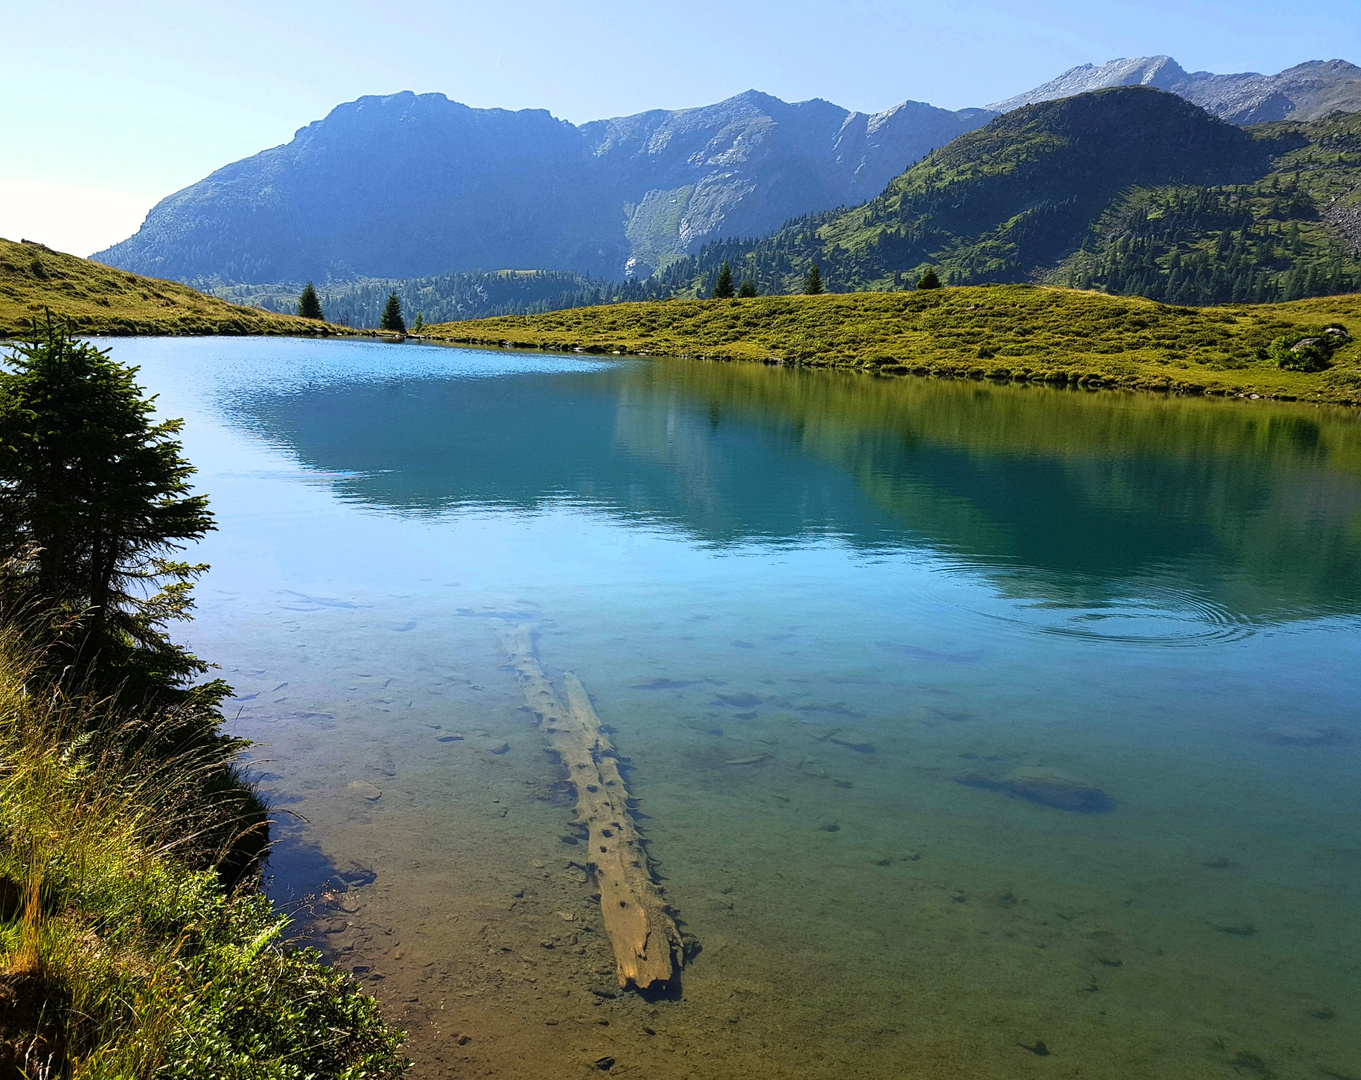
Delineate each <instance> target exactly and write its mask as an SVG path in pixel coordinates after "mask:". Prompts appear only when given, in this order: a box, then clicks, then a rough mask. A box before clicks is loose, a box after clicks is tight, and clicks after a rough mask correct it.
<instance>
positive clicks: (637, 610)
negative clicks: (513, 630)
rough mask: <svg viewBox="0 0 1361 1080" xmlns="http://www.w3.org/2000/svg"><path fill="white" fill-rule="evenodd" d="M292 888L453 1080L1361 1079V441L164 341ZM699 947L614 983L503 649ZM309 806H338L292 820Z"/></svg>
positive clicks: (1321, 429)
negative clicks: (527, 650) (458, 1079)
mask: <svg viewBox="0 0 1361 1080" xmlns="http://www.w3.org/2000/svg"><path fill="white" fill-rule="evenodd" d="M113 348H114V355H115V357H116V358H117V359H119V360H121V361H123V362H126V363H132V364H138V365H141V368H142V373H141V377H140V378H141V381H142V382H143V383H144V384H145V385H146V386H147V388H148V389H149V390H151V391H152V392H155V393H158V394H160V402H159V405H160V407H161V409H162V410H163V411H164V412H165V413H167V414H169V415H176V416H184V417H185V418H186V429H185V435H184V441H185V446H186V452H187V455H188V456H189V458H190V459H191V460H192V461H193V462H194V463H195V464H196V465H197V466H198V467H199V469H200V474H199V477H198V483H199V486H200V489H201V490H203V491H205V492H206V493H207V494H208V495H209V496H210V498H211V499H212V505H213V509H214V511H215V513H216V514H217V516H218V522H219V531H218V532H216V533H214V534H213V535H212V536H210V537H209V539H208V540H207V541H205V542H204V544H202V545H201V547H200V550H199V552H198V553H196V554H195V556H194V557H195V558H202V559H203V560H204V561H206V562H209V563H211V564H212V570H211V571H210V573H209V574H208V575H206V577H205V578H204V579H203V581H202V583H201V584H200V586H199V588H198V590H197V596H198V601H199V607H198V612H197V617H196V619H195V621H194V622H193V624H192V625H191V626H188V627H187V628H186V630H185V637H186V638H187V639H188V640H189V642H190V644H191V646H192V647H193V648H194V649H195V650H196V651H198V652H200V653H201V655H203V656H204V657H205V658H207V659H210V660H213V661H215V662H217V663H218V664H220V665H221V666H222V669H223V670H222V672H221V674H222V676H223V677H224V678H226V679H227V681H228V682H230V683H231V684H232V686H233V687H234V688H235V694H236V696H235V698H234V699H233V700H232V701H231V702H229V703H228V715H229V717H230V718H231V729H232V730H233V731H234V732H236V733H238V734H241V735H244V736H246V737H248V738H250V739H252V740H254V741H255V742H256V743H257V744H258V745H257V747H256V749H255V751H254V752H253V758H254V764H253V767H254V768H255V770H256V774H257V775H258V776H259V777H260V778H261V785H262V788H263V789H264V791H265V792H266V793H267V795H268V796H269V797H270V798H271V800H273V801H274V803H275V804H276V805H278V806H279V807H280V808H281V809H282V810H283V811H286V813H285V815H284V816H283V817H282V818H281V826H280V830H279V832H280V835H281V836H282V837H283V839H282V842H281V845H280V848H279V850H278V852H277V854H276V856H275V857H274V859H273V861H272V870H273V872H274V874H275V885H274V889H275V894H276V896H277V897H278V898H279V899H280V902H281V903H285V904H288V903H294V902H298V901H300V900H301V899H302V898H303V897H306V896H308V895H310V894H313V893H315V892H317V891H318V890H320V891H321V892H322V893H323V896H322V898H321V899H320V901H317V902H314V903H311V904H310V905H309V910H314V911H315V912H316V914H317V922H316V926H315V933H316V937H317V940H318V941H319V942H320V943H321V944H322V945H323V947H324V948H325V949H326V950H327V951H328V952H329V953H330V954H331V955H333V956H335V957H337V958H338V959H339V960H340V961H341V962H342V964H344V965H345V966H347V967H350V968H351V969H353V970H355V971H356V972H358V974H359V976H360V978H361V979H362V980H363V981H364V982H365V984H366V985H370V986H371V987H372V989H373V991H374V992H375V993H376V994H378V995H379V996H380V997H381V998H382V999H383V1001H384V1002H385V1003H386V1004H387V1005H388V1007H389V1008H390V1009H391V1010H392V1011H393V1013H394V1015H397V1016H399V1017H401V1018H402V1021H403V1023H405V1024H406V1025H407V1026H409V1027H410V1029H411V1032H412V1035H411V1042H410V1046H409V1052H410V1053H411V1054H412V1056H413V1057H415V1058H416V1059H417V1062H418V1066H417V1070H416V1073H415V1075H418V1076H444V1075H465V1074H468V1073H476V1074H480V1075H494V1076H497V1077H516V1076H525V1077H530V1076H535V1077H543V1076H571V1075H578V1074H580V1073H582V1072H590V1071H591V1070H593V1069H599V1068H602V1067H603V1066H602V1065H599V1064H597V1063H601V1062H604V1061H605V1060H606V1059H608V1058H613V1059H614V1060H613V1063H612V1064H611V1065H610V1066H609V1067H608V1069H607V1070H606V1071H609V1072H610V1073H611V1075H623V1074H625V1073H627V1072H630V1071H635V1072H636V1074H637V1075H646V1076H702V1077H728V1076H732V1077H738V1076H743V1077H745V1076H752V1075H762V1076H790V1077H821V1076H827V1075H838V1076H842V1077H845V1076H865V1077H871V1076H874V1077H877V1076H887V1075H908V1076H940V1077H956V1076H957V1077H999V1078H1000V1077H1012V1076H1023V1075H1030V1074H1031V1073H1032V1072H1034V1073H1036V1074H1037V1075H1038V1074H1040V1073H1041V1072H1046V1073H1048V1074H1054V1075H1064V1076H1076V1075H1089V1076H1090V1075H1098V1076H1103V1077H1147V1076H1154V1075H1156V1076H1160V1077H1181V1076H1185V1077H1193V1076H1194V1077H1200V1076H1207V1075H1210V1076H1213V1075H1223V1076H1226V1077H1232V1076H1235V1075H1244V1076H1259V1077H1266V1076H1277V1077H1301V1078H1304V1077H1318V1076H1321V1075H1322V1076H1327V1075H1331V1076H1340V1077H1354V1076H1361V970H1358V945H1359V944H1361V941H1359V940H1358V939H1359V938H1361V929H1358V927H1361V919H1358V915H1361V891H1359V890H1358V886H1361V841H1358V826H1361V785H1358V783H1357V780H1358V774H1359V773H1361V768H1359V766H1361V757H1359V756H1358V752H1359V750H1361V706H1358V696H1359V693H1361V634H1358V630H1361V422H1358V420H1357V416H1356V414H1355V413H1348V412H1342V411H1329V410H1321V409H1312V408H1304V407H1291V406H1282V405H1268V404H1265V403H1238V402H1223V401H1204V400H1197V399H1184V400H1176V399H1172V400H1168V399H1163V398H1156V397H1151V396H1143V395H1133V394H1119V393H1113V392H1105V393H1099V394H1089V393H1086V392H1078V391H1061V390H1054V389H1050V388H1047V387H1038V386H1034V387H1021V386H993V385H989V384H980V383H972V382H944V381H932V380H917V379H878V378H873V377H869V376H865V375H858V374H853V373H846V372H828V371H807V370H791V369H771V368H765V367H762V366H758V365H733V364H717V363H703V362H698V361H681V360H644V359H586V358H582V357H560V356H550V355H540V354H526V353H511V352H478V351H473V350H455V349H440V348H429V347H416V346H402V347H395V346H384V345H380V344H374V343H367V342H352V341H338V342H313V341H293V340H283V341H278V340H275V341H269V340H261V339H240V340H229V339H196V340H166V339H162V340H151V339H146V340H127V341H117V342H114V343H113ZM520 625H528V626H529V627H531V628H532V630H533V632H534V633H535V635H536V641H537V648H538V652H539V656H540V659H541V661H542V663H543V665H544V667H545V668H546V669H547V670H548V671H549V673H550V675H555V676H558V675H561V673H562V672H564V671H569V670H570V671H575V672H576V673H577V674H578V675H579V676H580V677H581V679H582V681H583V682H584V684H585V686H586V687H587V689H588V690H589V691H590V693H591V695H592V697H593V699H594V703H595V706H596V709H597V711H598V712H599V714H600V716H601V717H602V718H603V720H604V722H605V723H606V724H608V725H609V726H610V728H611V729H612V732H613V734H612V738H613V739H614V742H615V744H616V745H617V747H618V748H619V751H620V753H621V754H622V755H624V757H625V758H626V759H627V761H628V765H629V768H628V781H629V784H630V788H631V791H632V794H633V795H634V796H635V797H637V799H638V800H639V824H640V827H641V828H642V830H643V831H644V832H645V833H646V835H647V836H648V838H649V852H650V855H651V856H652V857H653V858H654V859H656V860H657V861H658V865H657V868H656V872H657V876H658V878H659V880H660V882H661V884H662V887H663V888H664V890H665V892H666V896H667V898H668V900H669V901H670V903H671V904H672V905H673V907H674V908H675V910H676V912H677V914H678V918H679V921H680V922H681V923H682V924H683V927H682V928H683V929H684V930H685V931H686V933H687V934H688V935H692V936H693V938H694V940H695V942H697V946H698V951H697V952H696V953H695V954H694V955H693V956H692V958H691V960H690V962H689V964H688V965H687V967H686V970H685V972H684V976H683V981H682V987H681V992H680V993H679V995H678V996H674V997H671V998H665V997H664V998H661V999H658V1000H645V999H643V998H641V997H640V996H638V995H636V994H624V993H621V992H620V991H619V990H618V987H617V984H616V983H615V980H614V966H613V961H612V959H611V957H610V953H609V948H608V943H607V942H605V941H604V940H603V935H602V934H601V932H600V920H599V910H598V905H597V904H595V902H594V901H593V898H592V897H593V889H592V887H591V884H590V881H589V878H588V875H587V874H586V873H585V872H584V870H583V869H582V868H583V867H584V866H585V865H586V864H587V863H588V862H589V859H588V857H587V856H586V855H585V854H584V853H583V852H582V851H581V850H580V848H581V844H580V841H579V838H578V837H577V836H576V834H575V833H574V832H573V830H572V829H571V828H570V821H571V803H572V799H571V794H570V791H567V790H565V789H564V785H563V784H562V783H561V777H560V776H559V775H558V774H557V771H556V770H555V767H554V765H553V763H552V762H551V761H550V759H549V757H548V755H547V754H546V753H545V750H546V744H545V742H544V739H543V736H542V735H541V733H540V732H539V730H538V729H537V727H536V725H535V723H534V720H533V718H532V717H531V716H530V715H528V714H527V713H526V712H525V710H524V698H523V694H522V692H521V690H520V687H519V685H518V684H517V682H516V680H515V678H514V674H513V672H511V671H509V670H507V669H506V667H505V664H506V657H505V656H504V655H503V654H502V652H501V651H500V646H499V644H498V636H497V635H498V631H499V630H501V629H504V628H505V627H507V626H520ZM289 815H295V816H289Z"/></svg>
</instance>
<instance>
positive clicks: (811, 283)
mask: <svg viewBox="0 0 1361 1080" xmlns="http://www.w3.org/2000/svg"><path fill="white" fill-rule="evenodd" d="M803 291H804V294H805V295H807V296H817V295H818V293H820V292H822V271H821V270H819V269H818V268H817V266H816V265H814V266H810V267H809V268H808V276H807V277H806V278H804V279H803Z"/></svg>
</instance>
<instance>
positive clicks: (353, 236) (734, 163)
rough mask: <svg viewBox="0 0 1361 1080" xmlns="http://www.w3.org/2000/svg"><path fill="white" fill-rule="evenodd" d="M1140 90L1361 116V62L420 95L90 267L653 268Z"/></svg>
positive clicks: (237, 275)
mask: <svg viewBox="0 0 1361 1080" xmlns="http://www.w3.org/2000/svg"><path fill="white" fill-rule="evenodd" d="M1131 85H1132V86H1143V87H1145V88H1152V89H1161V90H1164V91H1166V92H1168V93H1170V94H1173V95H1175V96H1177V97H1180V98H1182V99H1184V100H1186V101H1189V102H1191V103H1192V104H1195V105H1198V106H1200V107H1202V108H1204V109H1205V110H1207V111H1208V112H1209V113H1211V114H1212V115H1215V116H1217V117H1219V119H1221V120H1225V121H1228V122H1232V123H1235V124H1239V125H1242V124H1246V123H1248V122H1253V123H1256V122H1258V121H1262V120H1282V119H1284V118H1289V119H1292V120H1304V119H1309V118H1310V117H1313V116H1315V115H1316V114H1322V115H1326V114H1329V113H1331V112H1333V111H1335V110H1337V109H1343V110H1344V111H1345V110H1348V109H1351V110H1361V68H1357V67H1355V66H1354V65H1351V64H1349V63H1347V62H1345V61H1341V60H1334V61H1309V62H1307V63H1305V64H1300V65H1296V66H1295V67H1293V68H1290V69H1287V70H1286V71H1284V72H1280V73H1278V74H1277V75H1272V76H1262V75H1257V74H1255V73H1245V74H1231V75H1214V74H1211V73H1208V72H1195V73H1187V72H1186V71H1185V70H1184V69H1183V68H1182V67H1181V66H1180V65H1179V64H1177V63H1176V61H1175V60H1173V59H1171V58H1170V57H1167V56H1156V57H1143V58H1135V59H1121V60H1114V61H1110V62H1109V63H1107V64H1104V65H1101V66H1100V67H1097V66H1095V65H1090V64H1088V65H1083V66H1081V67H1077V68H1072V69H1069V71H1067V72H1065V73H1063V74H1062V75H1060V76H1059V77H1058V78H1056V79H1053V80H1050V81H1049V82H1048V83H1045V84H1043V85H1041V86H1039V87H1036V88H1034V89H1033V90H1030V91H1027V92H1026V93H1025V94H1022V95H1018V96H1016V97H1013V98H1009V99H1006V100H1005V101H1002V102H997V103H995V105H994V106H993V107H992V108H990V109H961V110H955V111H951V110H945V109H938V108H936V107H935V106H932V105H929V104H927V103H925V102H920V101H911V100H909V101H904V102H901V103H899V104H898V105H895V106H893V107H891V108H889V109H885V110H882V111H880V112H877V113H866V112H859V111H856V110H850V109H844V108H842V107H841V106H838V105H835V104H833V103H831V102H829V101H826V100H823V99H821V98H812V99H809V100H808V101H803V102H793V103H790V102H785V101H782V100H781V99H779V98H776V97H774V96H772V95H770V94H765V93H762V92H760V91H757V90H748V91H745V92H743V93H740V94H736V95H733V96H732V97H730V98H727V99H725V100H724V101H721V102H718V103H716V104H713V105H706V106H699V107H694V108H686V109H654V110H649V111H646V112H642V113H637V114H633V115H631V116H623V117H614V118H611V119H604V120H594V121H590V122H588V123H585V124H581V125H574V124H571V123H569V122H568V121H565V120H560V119H558V118H556V117H554V116H553V115H552V114H551V113H550V112H548V111H547V110H544V109H524V110H518V111H512V110H506V109H475V108H472V107H470V106H467V105H464V104H461V103H459V102H455V101H451V100H450V99H448V98H447V97H445V96H444V95H443V94H421V95H416V94H413V93H411V92H409V91H407V92H403V93H399V94H391V95H386V96H367V97H362V98H359V99H356V100H355V101H352V102H345V103H343V104H341V105H338V106H336V107H335V108H334V109H332V110H331V112H330V113H328V114H327V115H326V116H325V117H323V118H321V119H319V120H316V121H313V122H312V123H310V124H307V125H305V126H303V127H301V128H299V129H298V130H297V132H296V133H295V135H294V137H293V139H292V140H291V141H290V142H288V143H285V144H282V145H280V146H276V147H272V148H269V149H267V150H264V151H261V152H260V153H259V154H256V155H253V156H252V157H249V158H245V159H242V160H241V161H237V162H233V163H231V164H229V165H226V166H224V167H223V168H221V169H218V170H216V171H215V172H213V173H212V174H210V175H209V176H208V177H206V178H204V179H203V180H201V181H199V182H198V183H196V184H192V185H190V186H189V187H187V188H184V189H182V190H181V191H178V192H175V193H173V194H172V195H170V196H167V197H166V198H165V199H163V200H161V202H159V203H158V204H157V205H156V206H155V207H153V209H152V210H151V212H150V213H149V214H148V215H147V218H146V220H145V221H144V223H143V225H142V227H141V228H140V229H139V230H138V232H137V233H136V234H135V235H134V236H132V237H129V238H128V239H127V240H124V241H122V242H121V243H119V244H115V245H113V246H112V247H110V248H107V249H105V250H103V251H100V252H97V253H96V254H95V255H94V256H92V258H95V259H98V260H100V261H102V262H105V263H108V264H110V265H113V266H117V267H119V268H121V269H126V270H131V271H135V272H138V273H144V274H148V275H153V276H158V277H166V278H174V279H177V280H181V281H185V282H187V283H190V284H194V285H198V286H201V287H206V288H209V289H216V288H217V287H219V286H221V285H224V284H233V285H234V284H243V285H264V284H278V283H282V282H292V281H305V280H308V279H314V280H317V281H322V280H331V281H357V280H366V279H403V280H405V279H411V278H418V277H431V276H436V275H443V274H450V273H474V272H485V271H496V270H501V269H506V268H515V269H522V270H530V269H534V270H557V271H563V272H568V273H577V274H586V275H589V276H591V277H593V278H598V279H604V280H615V281H619V280H642V279H646V278H648V277H649V276H650V275H652V274H653V272H654V271H663V272H664V271H666V269H667V267H668V266H669V265H671V264H672V263H674V262H675V261H677V260H682V259H684V258H686V257H687V256H693V255H695V254H697V253H698V252H699V251H700V250H701V249H702V248H703V247H704V246H705V245H706V244H709V243H713V242H716V241H719V240H720V239H722V238H724V237H728V238H732V237H738V236H747V237H755V236H763V235H769V234H772V233H773V232H775V231H776V230H778V229H779V228H781V227H782V226H783V225H784V224H785V223H786V222H788V221H791V220H795V219H798V218H800V217H802V216H805V215H807V214H810V213H813V214H817V213H825V212H828V211H831V210H832V209H834V208H837V207H847V206H856V205H860V204H864V203H867V202H869V201H872V200H873V199H874V198H875V197H876V196H878V195H879V194H880V193H881V192H882V191H883V190H884V189H885V187H886V186H887V185H888V184H889V183H890V182H891V181H892V180H893V179H894V178H895V177H897V176H899V175H900V174H901V173H902V172H903V171H904V170H905V169H907V168H908V167H909V166H910V165H912V164H913V163H914V162H916V161H919V160H920V159H921V158H922V157H923V156H924V155H925V154H927V153H930V152H932V151H934V150H937V149H939V148H941V147H943V146H945V145H946V144H948V143H950V142H951V141H952V140H953V139H955V138H957V137H959V136H961V135H967V134H968V133H970V132H972V131H976V130H977V129H978V128H980V127H982V126H983V125H984V124H986V123H988V122H990V121H991V120H993V119H994V118H995V116H996V115H998V112H1007V111H1014V109H1013V106H1014V105H1016V104H1017V103H1018V102H1026V103H1029V104H1038V103H1041V102H1043V101H1049V100H1054V99H1056V98H1061V97H1065V96H1072V95H1074V94H1077V93H1084V92H1092V91H1095V90H1099V89H1103V88H1104V89H1115V88H1119V87H1124V86H1131Z"/></svg>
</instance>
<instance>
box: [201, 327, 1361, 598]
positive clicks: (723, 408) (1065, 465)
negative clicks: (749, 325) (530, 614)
mask: <svg viewBox="0 0 1361 1080" xmlns="http://www.w3.org/2000/svg"><path fill="white" fill-rule="evenodd" d="M422 351H424V350H422ZM223 407H224V408H225V409H226V410H227V411H228V413H229V415H231V416H232V417H233V418H234V419H235V421H236V422H237V423H240V424H242V425H244V426H246V427H248V428H250V429H252V430H253V431H255V432H257V433H259V434H260V435H262V436H264V437H265V438H266V439H267V440H268V441H270V442H272V443H274V444H276V445H278V446H280V447H281V448H283V449H286V450H287V451H289V452H290V453H292V454H294V455H296V457H297V458H298V459H299V460H300V461H301V462H302V463H303V464H304V465H305V466H306V467H307V468H309V469H312V470H315V471H317V472H319V473H325V474H329V482H330V483H331V484H332V485H333V486H334V489H335V491H336V492H337V494H339V495H340V496H341V497H343V498H345V499H348V500H353V501H356V502H359V503H362V504H364V505H366V506H369V507H372V508H374V509H377V510H380V511H389V512H395V513H400V514H423V515H424V514H439V513H442V512H446V511H449V510H453V509H455V508H469V507H499V508H509V509H519V510H525V511H531V510H535V509H537V508H541V507H544V506H546V505H549V504H551V503H553V502H557V501H562V500H568V501H571V502H574V503H577V504H581V505H584V506H588V507H591V508H594V509H596V510H598V511H600V512H603V513H606V514H609V515H611V516H613V517H614V518H616V519H618V520H622V521H625V522H636V523H639V524H648V525H663V526H666V527H670V528H675V529H679V530H683V532H684V533H685V534H686V535H687V536H688V537H690V538H692V539H694V540H697V541H699V542H703V543H708V544H713V545H736V544H747V543H753V542H756V543H791V542H799V541H804V540H808V539H815V538H827V537H836V538H840V539H841V540H842V541H843V542H845V543H847V544H850V545H853V546H855V547H857V548H862V549H866V550H867V551H873V550H884V549H894V548H914V547H916V548H926V549H930V550H933V551H935V552H937V553H939V554H940V555H942V556H944V557H945V559H946V560H947V561H948V562H949V563H951V564H954V565H957V566H959V567H961V568H977V569H979V570H981V571H983V572H985V573H987V574H988V575H989V576H990V577H992V578H993V579H994V580H995V581H997V582H998V583H999V585H1000V587H1001V588H1002V589H1003V591H1004V592H1006V593H1008V594H1010V595H1013V596H1016V597H1021V598H1031V599H1036V600H1039V601H1042V602H1050V603H1054V604H1057V605H1062V606H1066V605H1093V604H1097V605H1099V604H1103V603H1108V602H1118V601H1120V600H1121V599H1123V598H1127V597H1129V596H1135V595H1146V594H1149V593H1150V592H1152V593H1156V594H1158V595H1159V596H1160V597H1161V598H1162V602H1163V603H1167V602H1168V597H1169V596H1171V597H1174V598H1175V597H1181V598H1182V600H1183V602H1184V603H1185V604H1187V605H1190V606H1192V607H1195V606H1197V605H1200V606H1204V607H1205V609H1206V610H1207V611H1212V612H1215V613H1216V614H1215V616H1214V617H1215V618H1218V619H1221V620H1224V621H1227V622H1239V621H1245V622H1259V621H1263V620H1266V621H1274V620H1279V619H1288V618H1296V617H1311V616H1318V615H1333V614H1353V613H1355V612H1357V611H1358V610H1359V609H1361V423H1358V421H1357V418H1356V417H1355V415H1354V414H1350V413H1345V412H1342V411H1335V410H1322V409H1314V408H1309V407H1303V406H1286V405H1278V404H1266V403H1240V402H1224V401H1207V400H1200V399H1171V400H1168V399H1164V398H1158V397H1154V396H1151V395H1135V394H1122V393H1114V392H1101V393H1096V394H1091V393H1086V392H1073V391H1065V390H1054V389H1050V388H1046V387H1018V386H993V385H986V384H978V383H972V382H943V381H934V380H921V379H877V378H872V377H868V376H864V375H858V374H853V373H841V372H826V371H806V370H805V371H800V370H785V369H770V368H764V367H758V366H755V365H739V364H720V363H705V362H700V361H684V360H669V359H668V360H654V361H625V362H602V363H600V364H599V365H598V367H596V368H594V369H589V368H586V367H585V365H582V366H580V367H578V369H576V370H566V371H550V372H546V373H536V372H530V373H521V374H516V375H512V376H504V375H502V376H501V377H497V378H477V377H466V375H464V376H461V377H449V378H444V377H438V376H434V375H431V374H427V373H421V374H418V375H401V374H396V375H393V376H392V377H391V378H388V379H373V378H369V377H366V378H353V379H347V378H344V377H337V378H333V379H324V380H317V381H314V382H312V383H309V384H306V385H302V386H296V385H294V386H280V387H273V386H271V384H269V383H268V382H265V383H264V384H263V385H261V384H257V385H256V386H255V387H254V388H253V389H252V390H250V391H249V392H241V393H236V394H234V395H233V396H232V397H231V398H230V399H227V400H224V403H223Z"/></svg>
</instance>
